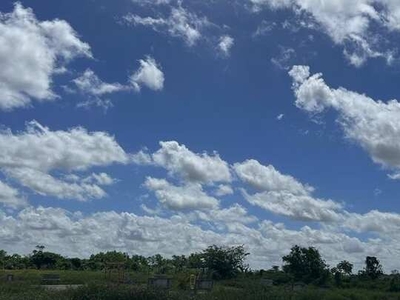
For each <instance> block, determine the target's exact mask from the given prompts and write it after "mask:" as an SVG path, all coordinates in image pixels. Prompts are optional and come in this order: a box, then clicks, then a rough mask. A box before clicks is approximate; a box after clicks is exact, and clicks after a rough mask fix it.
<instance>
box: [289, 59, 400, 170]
mask: <svg viewBox="0 0 400 300" xmlns="http://www.w3.org/2000/svg"><path fill="white" fill-rule="evenodd" d="M289 74H290V75H291V76H292V77H293V80H294V85H293V87H294V92H295V95H296V106H297V107H298V108H300V109H302V110H304V111H306V112H308V113H311V114H315V113H322V112H324V111H325V110H328V109H332V110H334V111H336V112H337V114H338V122H339V123H340V125H341V127H342V128H343V130H344V133H345V135H346V137H347V138H350V139H352V140H353V141H355V142H357V143H358V144H359V145H361V147H363V148H364V149H365V150H366V151H367V152H368V153H369V155H370V156H371V158H372V159H373V161H374V162H376V163H379V164H381V165H383V166H385V167H388V168H394V169H399V168H400V142H399V140H398V136H399V134H400V123H399V122H398V120H399V118H400V104H399V102H398V101H397V100H391V101H388V102H383V101H380V100H374V99H372V98H370V97H368V96H366V95H363V94H359V93H356V92H352V91H349V90H346V89H344V88H338V89H333V88H330V87H329V86H328V85H327V84H326V83H325V81H324V80H323V78H322V74H320V73H318V74H314V75H311V74H310V69H309V67H307V66H295V67H293V69H292V70H291V71H290V73H289Z"/></svg>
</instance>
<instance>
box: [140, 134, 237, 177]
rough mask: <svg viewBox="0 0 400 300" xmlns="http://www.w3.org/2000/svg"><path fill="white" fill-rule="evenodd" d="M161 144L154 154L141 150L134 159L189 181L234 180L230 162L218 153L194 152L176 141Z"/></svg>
mask: <svg viewBox="0 0 400 300" xmlns="http://www.w3.org/2000/svg"><path fill="white" fill-rule="evenodd" d="M160 146H161V148H160V149H159V150H157V151H156V152H154V153H153V154H147V153H145V152H143V151H140V152H139V153H137V154H136V155H135V156H134V157H135V159H134V160H135V161H136V162H137V163H144V164H153V165H156V166H160V167H163V168H165V169H166V170H168V172H169V174H170V175H171V176H178V177H179V178H182V179H184V180H185V181H188V182H197V183H213V182H231V181H232V175H231V172H230V169H229V165H228V163H227V162H225V161H224V160H222V159H221V158H220V156H219V155H218V154H217V153H213V154H212V155H210V154H208V153H206V152H204V153H194V152H192V151H190V150H189V149H188V148H187V147H186V146H185V145H181V144H179V143H178V142H176V141H167V142H160Z"/></svg>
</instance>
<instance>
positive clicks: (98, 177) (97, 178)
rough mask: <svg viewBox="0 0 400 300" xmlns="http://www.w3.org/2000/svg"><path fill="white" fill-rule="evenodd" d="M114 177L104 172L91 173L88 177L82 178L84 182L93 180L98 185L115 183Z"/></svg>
mask: <svg viewBox="0 0 400 300" xmlns="http://www.w3.org/2000/svg"><path fill="white" fill-rule="evenodd" d="M115 181H116V180H115V179H114V178H112V177H111V176H110V175H108V174H106V173H99V174H96V173H92V175H90V176H89V177H86V178H85V179H84V182H90V183H91V182H95V183H97V184H98V185H113V184H114V183H115Z"/></svg>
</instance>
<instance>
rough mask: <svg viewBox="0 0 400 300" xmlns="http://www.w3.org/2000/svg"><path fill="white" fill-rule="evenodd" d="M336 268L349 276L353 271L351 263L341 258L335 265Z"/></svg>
mask: <svg viewBox="0 0 400 300" xmlns="http://www.w3.org/2000/svg"><path fill="white" fill-rule="evenodd" d="M336 268H337V270H338V271H339V272H340V273H341V274H344V275H348V276H350V275H351V273H352V272H353V264H352V263H350V262H348V261H347V260H343V261H341V262H340V263H338V264H337V266H336Z"/></svg>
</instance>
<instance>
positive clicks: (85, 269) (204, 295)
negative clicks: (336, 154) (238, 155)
mask: <svg viewBox="0 0 400 300" xmlns="http://www.w3.org/2000/svg"><path fill="white" fill-rule="evenodd" d="M248 255H249V253H247V252H246V251H245V250H244V247H243V246H239V247H218V246H211V247H208V248H207V249H205V250H203V251H202V252H199V253H193V254H191V255H189V256H183V255H182V256H173V257H172V258H170V259H167V258H164V257H162V256H161V255H154V256H152V257H147V258H145V257H143V256H139V255H134V256H128V255H127V254H124V253H120V252H116V251H112V252H107V253H98V254H95V255H92V256H91V257H90V258H89V259H80V258H66V257H63V256H61V255H59V254H56V253H51V252H47V251H45V249H44V247H43V246H38V247H37V248H36V249H35V250H34V251H33V252H32V253H31V254H30V255H27V256H20V255H16V254H13V255H8V254H7V253H6V252H5V251H0V266H2V267H3V270H2V271H0V276H1V278H2V281H1V283H0V299H7V300H8V299H11V300H12V299H18V300H20V299H38V300H39V299H58V300H63V299H77V300H80V299H82V300H83V299H87V300H89V299H90V300H91V299H104V300H106V299H122V300H123V299H138V300H140V299H147V300H152V299H166V300H167V299H171V300H174V299H176V300H180V299H182V300H183V299H219V300H221V299H229V300H235V299H240V300H247V299H295V300H296V299H307V300H312V299H318V300H323V299H328V300H333V299H338V300H345V299H349V300H357V299H367V300H368V299H376V300H378V299H382V300H383V299H388V300H392V299H393V300H394V299H399V300H400V275H399V273H398V272H397V271H393V272H392V273H391V274H384V273H383V272H382V266H381V265H380V262H379V260H378V258H376V257H366V258H365V268H364V269H363V270H360V271H359V272H357V274H353V266H352V264H351V263H350V262H348V261H345V260H343V261H342V262H340V263H339V264H338V265H337V266H335V267H332V268H330V267H329V266H328V265H327V264H326V263H325V261H324V260H323V258H322V257H321V255H320V253H319V252H318V250H317V249H315V248H312V247H310V248H302V247H299V246H294V247H293V248H292V249H291V251H290V253H289V254H288V255H286V256H284V257H283V258H282V261H283V267H282V269H281V268H279V267H278V266H275V267H272V268H271V269H270V270H251V269H250V268H249V267H248V266H247V265H246V264H245V261H246V257H247V256H248ZM113 263H114V264H113ZM115 265H116V266H122V267H119V268H118V269H110V270H111V271H109V272H105V269H107V268H110V266H115ZM44 274H58V275H59V277H60V284H61V285H73V286H72V287H69V286H67V287H65V289H64V288H63V289H49V288H48V287H44V286H43V285H42V276H43V275H44ZM121 274H122V275H123V276H122V277H121ZM156 274H157V275H158V276H164V277H167V278H172V280H173V285H172V287H171V288H170V289H168V290H161V289H157V288H151V287H149V286H147V281H148V278H151V277H153V276H155V275H156ZM192 274H195V275H196V276H197V278H203V279H210V280H211V279H212V280H214V283H215V284H214V288H213V289H212V290H211V291H201V290H199V291H194V290H192V286H191V284H190V277H191V275H192ZM10 275H12V276H11V277H10ZM7 278H9V279H10V281H7V280H6V279H7ZM11 279H12V281H11Z"/></svg>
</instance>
